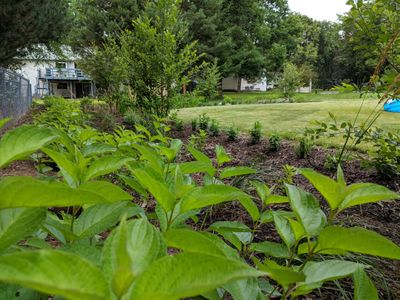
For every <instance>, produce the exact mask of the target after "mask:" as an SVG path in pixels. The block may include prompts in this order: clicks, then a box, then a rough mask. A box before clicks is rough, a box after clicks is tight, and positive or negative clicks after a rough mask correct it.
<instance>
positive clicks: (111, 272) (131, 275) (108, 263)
mask: <svg viewBox="0 0 400 300" xmlns="http://www.w3.org/2000/svg"><path fill="white" fill-rule="evenodd" d="M165 254H166V245H165V243H164V242H163V240H162V237H161V234H160V233H159V232H158V231H157V230H156V228H155V227H154V226H153V225H151V224H150V223H149V222H148V221H147V220H146V219H139V220H134V221H130V222H128V223H127V222H125V221H123V222H122V223H121V224H120V225H119V226H118V227H117V228H116V229H115V230H114V231H113V232H112V233H111V235H110V236H109V237H108V239H107V241H106V243H105V246H104V249H103V270H104V274H105V276H106V277H107V279H108V280H109V281H111V282H112V289H113V291H114V293H115V294H116V295H117V296H119V297H120V296H122V295H123V294H125V293H126V291H127V290H128V288H129V286H130V285H131V283H132V281H133V280H134V279H135V278H136V277H137V276H139V275H140V274H141V273H142V272H143V271H144V270H146V269H147V268H148V266H149V265H150V264H151V263H152V262H153V261H155V260H156V259H158V258H160V257H162V256H164V255H165Z"/></svg>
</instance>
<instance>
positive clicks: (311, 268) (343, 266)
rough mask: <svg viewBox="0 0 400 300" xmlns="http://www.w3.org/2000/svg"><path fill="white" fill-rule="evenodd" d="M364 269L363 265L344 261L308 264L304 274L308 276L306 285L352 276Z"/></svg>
mask: <svg viewBox="0 0 400 300" xmlns="http://www.w3.org/2000/svg"><path fill="white" fill-rule="evenodd" d="M363 267H364V266H363V265H362V264H359V263H354V262H350V261H343V260H326V261H321V262H308V263H307V264H306V265H305V267H304V269H303V272H304V274H305V275H306V280H305V284H312V283H316V282H325V281H331V280H336V279H340V278H344V277H347V276H350V275H351V274H353V273H354V272H355V271H356V270H357V269H359V268H363Z"/></svg>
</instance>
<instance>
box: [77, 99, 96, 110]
mask: <svg viewBox="0 0 400 300" xmlns="http://www.w3.org/2000/svg"><path fill="white" fill-rule="evenodd" d="M80 103H81V109H82V111H83V112H89V111H92V110H93V99H92V98H89V97H83V98H82V99H81V100H80Z"/></svg>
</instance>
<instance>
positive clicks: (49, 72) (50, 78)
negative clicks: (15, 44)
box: [18, 48, 96, 99]
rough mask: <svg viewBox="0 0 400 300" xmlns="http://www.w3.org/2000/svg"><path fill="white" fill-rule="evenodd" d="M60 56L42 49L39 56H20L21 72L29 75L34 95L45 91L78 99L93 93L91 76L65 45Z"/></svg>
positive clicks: (41, 95)
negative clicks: (81, 68) (41, 53)
mask: <svg viewBox="0 0 400 300" xmlns="http://www.w3.org/2000/svg"><path fill="white" fill-rule="evenodd" d="M63 52H64V53H63V55H62V57H60V56H58V55H56V54H54V53H50V52H47V53H46V52H45V54H44V55H42V56H41V57H40V58H35V57H26V58H21V61H22V65H21V67H20V69H19V70H18V71H19V73H20V74H22V75H23V76H24V77H26V78H27V79H29V81H30V82H31V86H32V95H33V96H34V97H43V96H46V95H55V96H61V97H64V98H70V99H77V98H82V97H86V96H91V97H93V96H94V95H95V93H96V87H95V84H94V83H93V81H92V79H91V78H90V77H89V76H88V75H87V74H85V73H84V72H83V71H82V70H80V69H79V68H78V65H77V60H78V58H77V57H76V56H74V55H73V54H72V52H71V51H69V50H68V49H67V48H65V49H64V50H63Z"/></svg>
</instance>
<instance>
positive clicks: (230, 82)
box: [222, 77, 274, 92]
mask: <svg viewBox="0 0 400 300" xmlns="http://www.w3.org/2000/svg"><path fill="white" fill-rule="evenodd" d="M272 88H274V84H273V82H268V81H267V78H262V79H259V80H256V81H254V82H250V81H247V80H246V79H244V78H242V79H241V82H240V91H260V92H265V91H267V90H270V89H272ZM238 89H239V82H238V78H237V77H227V78H224V79H222V90H223V91H238Z"/></svg>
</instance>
